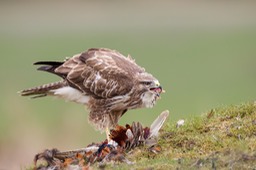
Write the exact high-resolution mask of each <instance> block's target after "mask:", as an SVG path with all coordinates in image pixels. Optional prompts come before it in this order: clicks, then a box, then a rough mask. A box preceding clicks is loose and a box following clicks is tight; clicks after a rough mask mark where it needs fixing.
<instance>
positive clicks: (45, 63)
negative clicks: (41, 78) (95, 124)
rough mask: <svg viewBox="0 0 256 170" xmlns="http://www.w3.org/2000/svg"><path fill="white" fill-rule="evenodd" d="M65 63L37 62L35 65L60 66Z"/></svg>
mask: <svg viewBox="0 0 256 170" xmlns="http://www.w3.org/2000/svg"><path fill="white" fill-rule="evenodd" d="M62 64H63V62H59V61H38V62H35V63H34V65H50V66H60V65H62Z"/></svg>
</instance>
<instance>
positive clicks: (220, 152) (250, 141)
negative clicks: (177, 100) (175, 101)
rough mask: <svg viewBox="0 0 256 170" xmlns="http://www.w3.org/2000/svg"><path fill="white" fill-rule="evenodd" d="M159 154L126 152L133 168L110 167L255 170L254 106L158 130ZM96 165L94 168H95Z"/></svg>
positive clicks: (231, 108) (225, 110)
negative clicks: (160, 149) (159, 132)
mask: <svg viewBox="0 0 256 170" xmlns="http://www.w3.org/2000/svg"><path fill="white" fill-rule="evenodd" d="M159 145H160V147H161V148H162V151H161V152H160V153H158V154H155V153H152V152H150V151H149V150H148V148H146V147H140V148H137V149H135V150H133V151H131V152H130V153H127V158H128V159H130V160H131V161H133V162H134V164H133V165H125V164H111V165H107V166H106V167H105V168H107V169H108V168H110V169H111V168H113V167H115V168H117V169H131V168H132V169H198V168H203V169H204V168H205V169H210V168H212V169H219V168H221V169H222V168H224V169H226V168H231V169H233V168H234V169H253V168H256V103H245V104H240V105H234V106H228V107H221V108H217V109H212V110H210V111H209V112H207V113H205V114H203V115H201V116H198V117H194V118H191V119H187V120H185V125H184V126H180V127H179V128H177V127H176V125H175V124H172V123H167V124H166V125H165V126H164V128H162V130H161V135H160V136H159ZM96 166H97V165H96Z"/></svg>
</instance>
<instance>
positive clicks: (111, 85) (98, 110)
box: [21, 48, 162, 135]
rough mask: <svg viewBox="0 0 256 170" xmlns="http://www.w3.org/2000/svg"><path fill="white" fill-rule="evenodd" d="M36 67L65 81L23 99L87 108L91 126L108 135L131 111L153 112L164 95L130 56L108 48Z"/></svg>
mask: <svg viewBox="0 0 256 170" xmlns="http://www.w3.org/2000/svg"><path fill="white" fill-rule="evenodd" d="M34 64H35V65H43V66H41V67H39V68H38V70H41V71H46V72H50V73H53V74H56V75H58V76H60V77H61V78H62V80H61V81H58V82H54V83H49V84H45V85H42V86H38V87H34V88H29V89H26V90H23V91H21V95H22V96H30V95H33V97H34V98H35V97H43V96H47V95H49V96H57V97H60V98H63V99H65V100H68V101H73V102H76V103H80V104H83V105H87V106H88V109H89V110H90V113H89V122H90V123H92V124H93V125H94V126H95V127H96V129H98V130H101V131H103V130H106V131H107V135H108V133H109V131H108V129H109V128H113V127H115V126H116V125H117V123H118V120H119V119H120V117H121V116H122V115H123V114H124V113H125V112H126V111H127V110H129V109H136V108H142V107H146V108H152V107H153V106H154V105H155V103H156V100H157V99H158V98H159V96H160V94H161V92H162V87H161V86H160V84H159V81H158V80H157V79H156V78H155V77H153V76H152V75H151V74H149V73H147V72H146V71H145V69H144V68H142V67H140V66H138V65H137V64H136V63H135V61H134V60H133V59H132V58H131V57H130V56H128V57H125V56H124V55H122V54H120V53H119V52H117V51H115V50H110V49H106V48H91V49H89V50H87V51H86V52H83V53H80V54H77V55H74V56H73V57H71V58H68V59H66V60H64V62H55V61H39V62H36V63H34Z"/></svg>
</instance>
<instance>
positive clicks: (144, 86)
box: [139, 74, 163, 108]
mask: <svg viewBox="0 0 256 170" xmlns="http://www.w3.org/2000/svg"><path fill="white" fill-rule="evenodd" d="M139 86H140V90H142V91H143V93H142V94H141V100H142V103H143V107H147V108H152V107H153V106H154V105H155V103H156V100H157V99H159V98H160V94H161V93H162V92H163V89H162V87H161V85H160V83H159V81H158V80H157V79H156V78H154V77H153V76H152V75H151V74H144V75H141V77H140V81H139Z"/></svg>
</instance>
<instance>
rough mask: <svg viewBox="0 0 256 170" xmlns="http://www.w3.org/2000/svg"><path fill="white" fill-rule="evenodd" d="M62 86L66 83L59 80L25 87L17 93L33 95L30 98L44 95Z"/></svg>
mask: <svg viewBox="0 0 256 170" xmlns="http://www.w3.org/2000/svg"><path fill="white" fill-rule="evenodd" d="M64 86H66V83H65V82H64V81H59V82H54V83H49V84H44V85H41V86H37V87H32V88H29V89H25V90H22V91H20V92H19V93H20V94H21V96H33V97H32V98H37V97H44V96H47V95H48V94H50V93H51V90H55V89H58V88H61V87H64Z"/></svg>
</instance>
